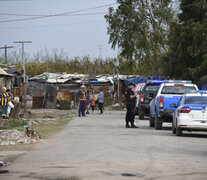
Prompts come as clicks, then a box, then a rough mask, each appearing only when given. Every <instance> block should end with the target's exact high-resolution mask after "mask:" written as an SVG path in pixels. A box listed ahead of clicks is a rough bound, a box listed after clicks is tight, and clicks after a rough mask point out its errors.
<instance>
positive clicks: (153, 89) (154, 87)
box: [145, 85, 160, 92]
mask: <svg viewBox="0 0 207 180" xmlns="http://www.w3.org/2000/svg"><path fill="white" fill-rule="evenodd" d="M159 86H160V85H148V86H147V87H146V88H145V91H147V92H156V91H157V90H158V88H159Z"/></svg>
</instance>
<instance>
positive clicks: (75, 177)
mask: <svg viewBox="0 0 207 180" xmlns="http://www.w3.org/2000/svg"><path fill="white" fill-rule="evenodd" d="M124 116H125V112H121V111H119V112H117V111H116V112H112V111H111V112H106V113H105V114H104V115H98V114H94V115H89V116H88V117H85V118H78V117H77V118H74V119H73V120H72V121H71V122H70V123H69V124H68V125H67V126H66V127H65V129H64V130H63V131H62V132H61V133H59V134H58V135H56V136H55V137H54V138H53V140H52V142H51V143H46V144H38V145H37V146H36V150H34V151H31V152H28V153H27V154H25V155H24V156H22V157H20V158H19V159H17V160H16V161H14V163H13V164H12V165H10V166H9V167H8V169H9V173H8V174H4V175H3V174H1V175H0V179H3V180H4V179H5V180H16V179H21V180H35V179H40V180H62V179H64V180H121V179H123V180H128V179H129V180H134V179H140V180H142V179H146V180H186V179H187V180H195V179H196V180H206V179H207V171H206V170H207V133H198V135H196V133H193V134H192V133H191V134H189V133H187V134H186V135H184V136H183V137H176V136H174V135H172V134H171V131H170V129H169V128H165V129H164V130H161V131H156V130H153V129H150V128H149V126H148V121H138V122H137V123H138V125H139V126H140V128H139V129H125V128H124Z"/></svg>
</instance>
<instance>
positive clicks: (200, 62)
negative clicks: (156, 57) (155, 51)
mask: <svg viewBox="0 0 207 180" xmlns="http://www.w3.org/2000/svg"><path fill="white" fill-rule="evenodd" d="M199 2H200V1H198V0H182V1H181V5H180V6H181V7H182V8H181V10H182V11H181V13H180V14H179V16H178V17H179V19H178V20H174V21H172V22H171V24H170V33H169V37H168V45H169V50H168V52H167V53H166V54H165V55H164V56H163V57H162V67H163V71H164V73H165V74H166V75H169V76H171V77H174V78H176V79H191V80H193V81H194V82H195V83H198V84H201V83H204V81H206V80H207V79H206V78H205V76H206V70H207V58H206V56H207V43H206V42H207V17H206V6H203V5H201V4H199ZM206 82H207V81H206Z"/></svg>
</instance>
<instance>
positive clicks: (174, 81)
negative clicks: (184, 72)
mask: <svg viewBox="0 0 207 180" xmlns="http://www.w3.org/2000/svg"><path fill="white" fill-rule="evenodd" d="M164 83H192V81H182V80H164Z"/></svg>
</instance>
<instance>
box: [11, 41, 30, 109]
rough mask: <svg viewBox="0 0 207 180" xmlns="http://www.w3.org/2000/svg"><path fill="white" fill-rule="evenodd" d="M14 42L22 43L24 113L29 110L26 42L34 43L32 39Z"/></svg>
mask: <svg viewBox="0 0 207 180" xmlns="http://www.w3.org/2000/svg"><path fill="white" fill-rule="evenodd" d="M13 43H19V44H22V63H23V71H24V86H23V87H24V113H26V112H27V82H26V68H25V59H24V44H25V43H32V41H14V42H13Z"/></svg>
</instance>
